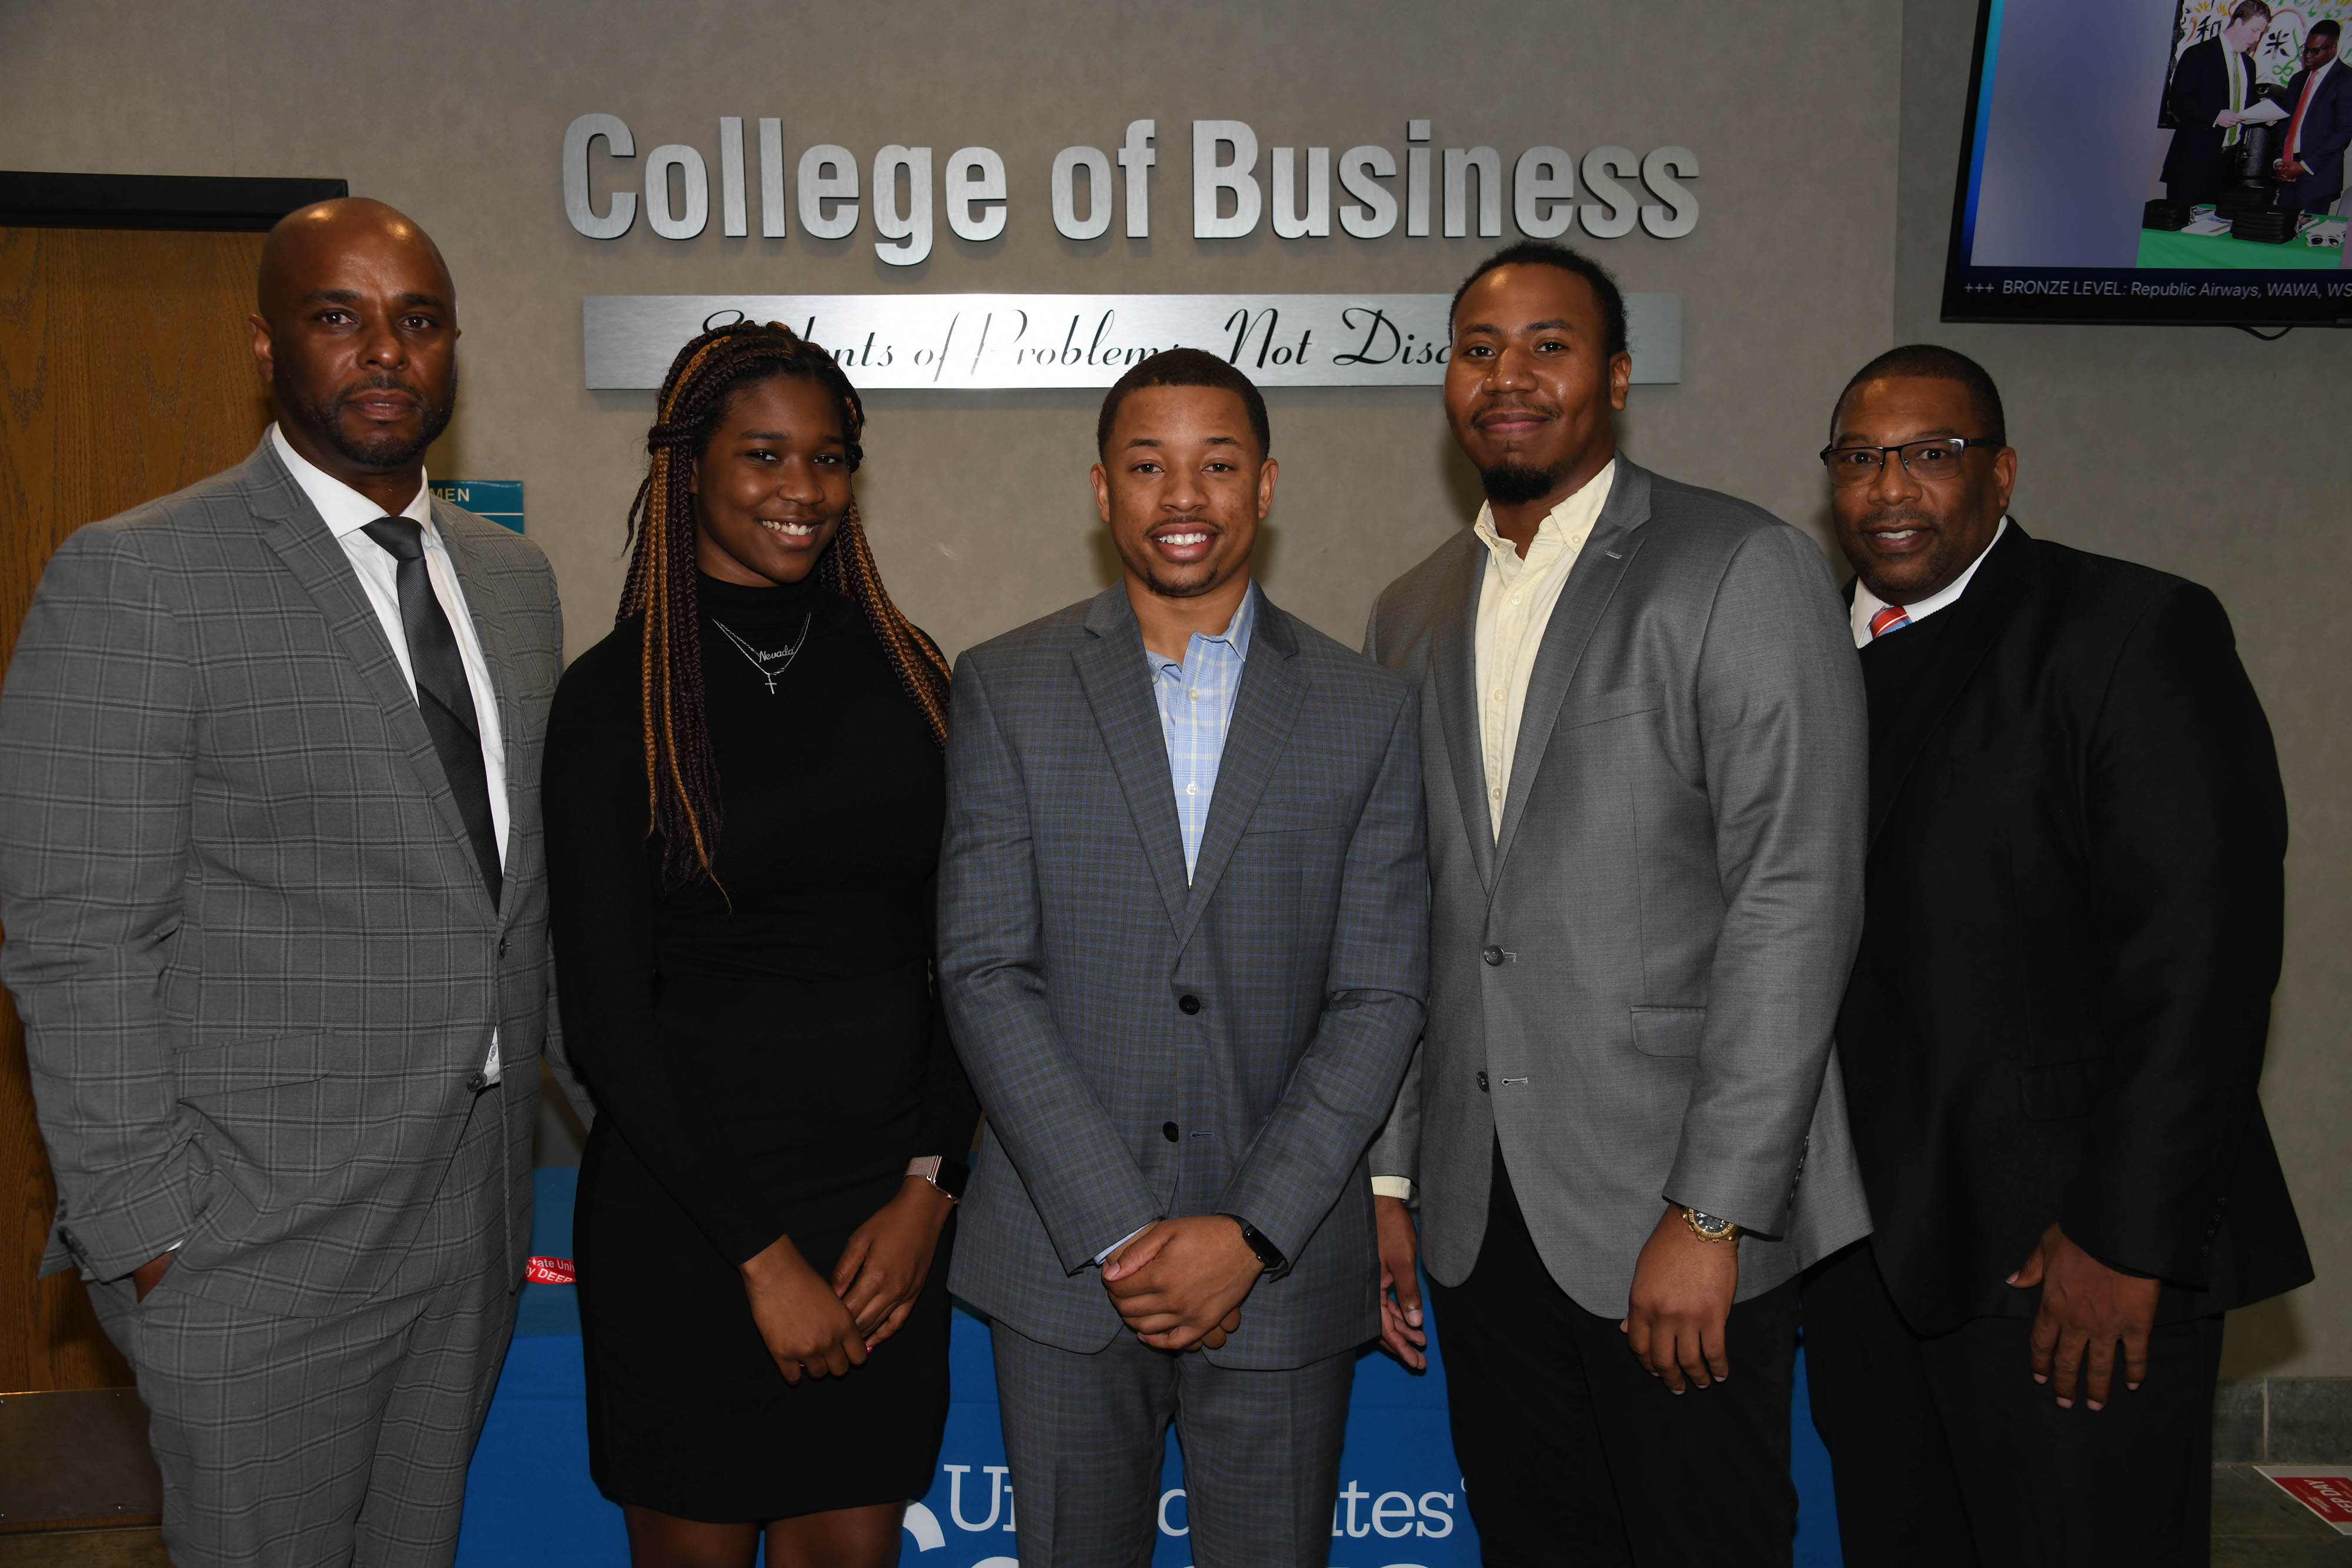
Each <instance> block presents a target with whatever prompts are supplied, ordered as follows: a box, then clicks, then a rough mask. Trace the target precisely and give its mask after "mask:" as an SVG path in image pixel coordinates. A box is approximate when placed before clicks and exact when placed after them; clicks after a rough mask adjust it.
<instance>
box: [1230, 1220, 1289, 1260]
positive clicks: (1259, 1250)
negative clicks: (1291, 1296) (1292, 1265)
mask: <svg viewBox="0 0 2352 1568" xmlns="http://www.w3.org/2000/svg"><path fill="white" fill-rule="evenodd" d="M1225 1218H1227V1219H1230V1220H1232V1221H1233V1222H1234V1224H1235V1225H1238V1226H1240V1227H1241V1228H1242V1243H1243V1245H1244V1246H1246V1247H1247V1248H1248V1249H1250V1250H1251V1251H1253V1252H1255V1253H1256V1254H1257V1260H1258V1261H1259V1262H1261V1263H1263V1264H1265V1271H1266V1272H1267V1273H1269V1274H1271V1273H1274V1272H1275V1271H1276V1270H1280V1269H1283V1268H1285V1267H1287V1266H1288V1264H1289V1262H1290V1260H1289V1259H1287V1258H1285V1257H1284V1256H1283V1255H1282V1249H1281V1248H1279V1247H1276V1245H1275V1244H1274V1243H1273V1242H1271V1241H1268V1240H1267V1239H1265V1232H1264V1231H1262V1230H1260V1229H1259V1228H1257V1227H1256V1226H1255V1225H1252V1224H1251V1223H1250V1222H1249V1221H1248V1220H1246V1219H1244V1218H1242V1217H1241V1216H1240V1215H1238V1214H1228V1215H1226V1216H1225Z"/></svg>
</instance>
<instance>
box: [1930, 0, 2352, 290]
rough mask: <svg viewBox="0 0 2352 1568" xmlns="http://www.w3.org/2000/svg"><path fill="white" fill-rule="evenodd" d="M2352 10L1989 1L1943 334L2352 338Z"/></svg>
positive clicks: (2338, 0)
mask: <svg viewBox="0 0 2352 1568" xmlns="http://www.w3.org/2000/svg"><path fill="white" fill-rule="evenodd" d="M2347 31H2352V0H2275V3H2273V4H2269V5H2263V3H2262V0H1983V4H1982V6H1981V8H1980V10H1979V14H1978V17H1977V42H1976V56H1975V59H1974V62H1973V64H1972V66H1971V68H1970V70H1969V108H1968V124H1967V129H1966V131H1965V132H1964V134H1963V135H1962V137H1961V145H1960V171H1959V180H1958V191H1957V192H1956V193H1955V195H1954V199H1953V210H1952V238H1951V250H1950V253H1949V256H1948V259H1947V261H1946V264H1945V268H1944V310H1943V316H1944V319H1945V320H1947V321H2105V322H2142V323H2147V322H2204V323H2215V322H2219V323H2231V324H2237V325H2242V326H2255V327H2261V326H2290V325H2315V326H2344V325H2352V266H2348V265H2347V262H2352V247H2347V246H2346V245H2345V243H2344V240H2345V230H2346V227H2347V195H2346V193H2345V187H2344V168H2345V152H2346V145H2347V141H2352V58H2344V57H2341V56H2342V53H2343V51H2342V45H2343V43H2344V42H2345V40H2344V39H2343V37H2342V35H2343V34H2344V33H2345V32H2347Z"/></svg>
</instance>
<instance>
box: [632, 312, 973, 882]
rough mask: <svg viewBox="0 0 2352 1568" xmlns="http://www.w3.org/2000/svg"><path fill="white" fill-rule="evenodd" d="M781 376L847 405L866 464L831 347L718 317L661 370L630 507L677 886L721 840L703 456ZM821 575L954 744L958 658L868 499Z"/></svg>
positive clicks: (654, 759) (651, 820) (851, 402)
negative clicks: (878, 546) (701, 518)
mask: <svg viewBox="0 0 2352 1568" xmlns="http://www.w3.org/2000/svg"><path fill="white" fill-rule="evenodd" d="M779 376H793V377H799V378H803V379H806V380H810V381H814V382H816V383H817V384H818V385H819V386H821V387H823V388H824V390H825V391H826V392H828V393H830V394H831V396H832V398H833V401H834V404H835V408H836V409H837V410H838V411H839V412H840V415H841V435H842V445H843V448H844V455H845V458H846V460H847V463H848V466H849V471H850V472H851V473H853V474H854V473H856V471H857V465H858V464H859V463H860V462H862V461H863V460H864V458H865V449H864V447H863V446H861V445H860V444H859V437H860V435H862V434H864V431H865V428H866V409H865V405H864V404H863V403H862V402H859V401H858V397H857V389H856V388H855V387H853V386H851V385H850V384H849V378H848V377H847V376H846V375H845V374H843V373H842V370H841V367H840V365H838V364H837V363H835V361H834V358H833V356H832V355H831V354H829V353H827V352H826V351H825V350H824V349H821V348H819V347H818V346H817V345H816V344H814V343H812V342H810V341H809V340H807V339H805V338H803V337H801V336H800V335H799V334H797V333H795V332H793V330H792V329H790V328H788V327H786V326H784V325H783V324H782V323H781V322H776V321H771V322H767V323H765V324H764V325H762V324H761V323H758V322H752V321H738V322H735V323H733V324H731V325H729V326H723V327H716V328H712V329H709V330H707V331H705V332H704V333H703V334H702V335H701V336H700V337H698V338H697V339H695V340H693V341H692V342H690V343H688V344H687V345H686V347H685V348H683V349H681V350H678V354H677V359H676V360H675V361H672V362H671V365H670V368H669V374H668V375H667V376H666V377H664V378H663V379H662V387H661V396H660V398H659V399H658V400H657V401H656V403H655V421H654V426H653V428H652V429H651V430H648V431H647V432H646V450H647V452H648V453H649V454H650V455H651V457H652V461H651V463H650V464H649V465H648V466H647V468H646V478H645V483H644V484H642V485H640V486H637V497H636V499H635V501H634V502H632V503H631V504H630V507H629V535H628V537H629V544H630V555H629V573H628V578H627V580H626V581H625V584H624V585H623V587H622V590H621V609H620V615H619V617H618V619H619V620H620V621H621V622H627V621H628V620H629V618H630V617H632V616H640V617H642V618H643V622H644V624H643V627H642V634H643V638H644V642H643V653H642V655H641V658H640V663H639V683H640V690H641V693H642V699H643V704H644V711H645V752H646V831H647V833H648V834H649V835H653V834H658V835H659V836H660V837H661V839H662V840H663V842H664V845H665V853H664V857H663V859H664V865H665V869H666V872H667V878H668V880H669V881H670V883H672V884H673V885H683V884H685V883H689V882H692V881H694V880H695V879H696V878H698V877H700V876H708V875H710V874H711V869H710V868H711V862H712V861H713V859H714V858H715V857H716V855H717V853H718V849H719V788H718V775H717V769H716V768H715V767H714V765H713V764H712V761H711V756H710V732H709V722H708V717H707V715H706V712H705V708H704V705H703V685H702V635H701V605H700V599H699V595H698V591H697V589H696V580H695V533H696V523H695V507H694V495H693V491H692V489H691V486H692V483H693V478H694V468H695V465H696V463H697V462H698V460H699V459H700V457H701V456H702V454H703V452H704V451H705V449H706V448H707V447H708V446H709V444H710V441H711V438H712V437H713V436H715V435H716V434H718V433H719V426H720V425H721V424H723V423H726V419H727V413H728V409H729V407H730V404H731V403H732V402H733V401H734V398H735V395H736V394H737V393H738V392H740V391H741V390H742V389H744V388H746V387H749V386H752V385H755V384H757V383H759V382H766V381H770V380H772V379H774V378H776V377H779ZM812 570H813V571H814V575H815V577H816V580H817V581H818V582H820V583H821V584H823V585H824V587H826V588H829V589H831V590H832V591H835V592H836V593H838V594H840V595H842V596H843V597H844V598H845V599H848V600H850V601H853V602H855V603H856V605H857V607H858V608H859V610H861V611H862V612H864V613H865V617H866V624H867V625H868V626H869V627H871V628H872V629H873V632H874V635H875V637H876V638H877V640H878V641H879V642H880V643H881V644H882V650H883V652H884V653H885V654H886V655H887V657H888V658H889V661H890V664H891V667H892V668H893V669H894V670H896V671H897V672H898V684H899V685H900V686H902V687H903V688H904V689H905V690H906V693H907V695H908V697H910V698H912V699H913V701H914V704H915V706H917V707H918V708H919V709H920V710H921V712H922V715H923V718H924V721H925V722H926V723H927V724H928V725H929V727H930V731H931V738H932V739H933V740H934V741H936V742H937V743H938V744H940V746H941V747H945V746H946V744H947V733H948V700H947V698H948V665H947V661H946V660H945V659H944V658H942V657H940V652H939V650H938V649H937V648H935V647H933V646H932V645H931V643H930V640H929V638H927V637H925V636H924V635H923V634H922V633H921V632H919V631H917V630H916V629H915V626H914V623H913V622H909V621H908V619H907V618H906V616H905V615H903V614H901V613H900V612H899V610H898V606H897V605H896V604H893V603H892V602H891V601H890V595H889V593H888V592H887V591H885V590H884V588H883V586H882V574H881V572H880V571H879V570H877V568H876V567H875V564H874V551H873V549H872V548H871V547H870V546H869V545H868V544H867V543H866V527H865V524H864V523H863V521H862V520H861V519H860V518H859V517H858V513H857V503H856V501H855V500H853V501H851V503H850V505H849V509H848V510H847V512H845V514H844V515H843V517H842V519H841V522H840V525H839V526H838V527H837V528H835V530H834V536H833V540H832V542H831V543H830V544H829V545H827V546H826V547H825V550H824V554H823V555H821V556H819V557H818V558H817V561H816V565H815V566H814V568H813V569H812Z"/></svg>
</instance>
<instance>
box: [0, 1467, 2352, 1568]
mask: <svg viewBox="0 0 2352 1568" xmlns="http://www.w3.org/2000/svg"><path fill="white" fill-rule="evenodd" d="M2330 1564H2334V1565H2338V1568H2352V1535H2338V1534H2336V1531H2333V1530H2330V1529H2329V1528H2328V1527H2327V1526H2326V1525H2325V1524H2322V1523H2321V1522H2320V1521H2318V1520H2316V1519H2315V1518H2314V1517H2312V1514H2311V1512H2310V1511H2309V1510H2307V1509H2305V1507H2304V1506H2303V1505H2302V1504H2301V1503H2299V1502H2296V1501H2295V1500H2294V1499H2293V1498H2291V1497H2289V1496H2287V1495H2286V1493H2284V1492H2283V1491H2281V1490H2279V1489H2278V1488H2276V1487H2274V1486H2273V1485H2272V1484H2271V1483H2270V1482H2269V1481H2267V1480H2265V1479H2263V1477H2262V1476H2261V1475H2260V1474H2258V1473H2256V1471H2255V1469H2254V1467H2253V1466H2252V1465H2215V1466H2214V1467H2213V1568H2328V1565H2330ZM0 1568H169V1565H168V1563H166V1561H165V1559H164V1556H163V1540H162V1537H161V1536H160V1534H159V1533H158V1532H157V1531H153V1530H69V1531H58V1532H56V1533H54V1534H46V1535H0Z"/></svg>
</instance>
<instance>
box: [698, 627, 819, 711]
mask: <svg viewBox="0 0 2352 1568" xmlns="http://www.w3.org/2000/svg"><path fill="white" fill-rule="evenodd" d="M815 619H816V612H815V611H814V610H812V611H810V612H808V613H807V614H805V615H803V616H802V617H801V634H800V635H799V636H797V637H795V638H793V640H792V643H791V644H790V645H789V646H786V647H782V648H779V649H776V650H775V651H774V652H770V651H769V650H767V649H765V648H754V647H753V646H751V643H746V642H745V641H743V639H742V638H740V637H739V636H737V635H736V634H735V629H734V628H733V627H732V626H730V625H728V624H727V622H724V621H721V620H719V618H718V617H717V616H715V615H714V616H712V617H711V618H710V623H711V624H712V625H713V626H716V627H718V628H719V630H720V631H721V632H726V633H727V640H728V641H729V642H730V643H734V644H735V650H736V652H737V653H741V654H742V655H743V657H745V658H746V659H749V660H750V661H751V667H752V668H753V669H755V670H757V671H759V672H760V678H761V680H763V681H765V682H767V683H768V695H770V696H774V695H776V677H777V676H778V675H781V674H783V673H784V672H785V671H786V670H789V669H791V668H792V667H793V660H794V659H796V658H798V657H800V652H801V647H802V645H803V643H806V642H807V641H808V634H809V624H810V622H814V620H815ZM770 666H773V668H771V667H770Z"/></svg>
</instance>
